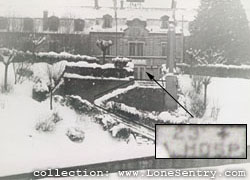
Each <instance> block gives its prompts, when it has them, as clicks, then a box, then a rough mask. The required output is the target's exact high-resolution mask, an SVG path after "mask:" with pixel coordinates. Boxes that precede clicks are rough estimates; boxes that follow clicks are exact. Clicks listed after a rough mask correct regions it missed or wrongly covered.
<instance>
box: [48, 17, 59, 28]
mask: <svg viewBox="0 0 250 180" xmlns="http://www.w3.org/2000/svg"><path fill="white" fill-rule="evenodd" d="M59 23H60V22H59V18H58V17H56V16H51V17H50V18H49V25H48V26H49V30H50V31H58V28H59Z"/></svg>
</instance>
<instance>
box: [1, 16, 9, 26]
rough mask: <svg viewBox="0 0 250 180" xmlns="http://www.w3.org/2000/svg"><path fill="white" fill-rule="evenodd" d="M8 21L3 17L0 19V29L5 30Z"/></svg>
mask: <svg viewBox="0 0 250 180" xmlns="http://www.w3.org/2000/svg"><path fill="white" fill-rule="evenodd" d="M7 27H8V19H7V18H5V17H0V29H7Z"/></svg>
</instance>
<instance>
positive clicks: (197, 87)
mask: <svg viewBox="0 0 250 180" xmlns="http://www.w3.org/2000/svg"><path fill="white" fill-rule="evenodd" d="M192 86H193V88H194V91H195V92H196V93H197V94H200V93H201V90H202V86H203V77H202V76H193V77H192Z"/></svg>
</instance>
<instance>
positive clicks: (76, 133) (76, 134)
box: [66, 128, 85, 143]
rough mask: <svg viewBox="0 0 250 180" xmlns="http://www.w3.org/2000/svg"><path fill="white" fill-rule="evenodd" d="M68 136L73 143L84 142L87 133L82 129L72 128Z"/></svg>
mask: <svg viewBox="0 0 250 180" xmlns="http://www.w3.org/2000/svg"><path fill="white" fill-rule="evenodd" d="M66 136H68V138H69V139H70V140H71V141H73V142H78V143H80V142H82V141H83V140H84V138H85V133H84V131H83V130H81V129H80V128H70V129H68V131H67V133H66Z"/></svg>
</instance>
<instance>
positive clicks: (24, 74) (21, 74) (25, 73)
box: [15, 67, 34, 83]
mask: <svg viewBox="0 0 250 180" xmlns="http://www.w3.org/2000/svg"><path fill="white" fill-rule="evenodd" d="M33 74H34V73H33V71H32V70H31V69H30V68H29V67H21V68H20V69H17V71H16V75H15V76H16V82H19V83H22V82H23V81H24V80H25V79H31V78H32V76H33Z"/></svg>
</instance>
